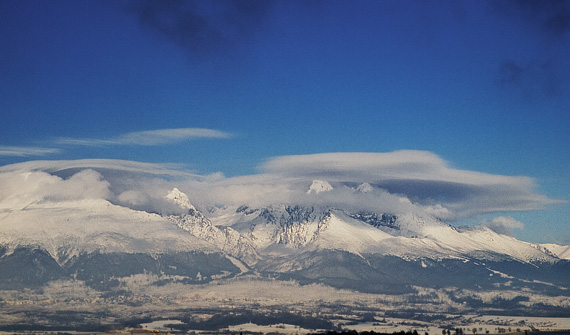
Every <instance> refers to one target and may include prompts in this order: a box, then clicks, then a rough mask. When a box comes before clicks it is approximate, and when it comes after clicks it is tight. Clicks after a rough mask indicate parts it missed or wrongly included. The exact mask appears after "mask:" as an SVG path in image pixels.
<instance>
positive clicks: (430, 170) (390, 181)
mask: <svg viewBox="0 0 570 335" xmlns="http://www.w3.org/2000/svg"><path fill="white" fill-rule="evenodd" d="M261 170H262V171H263V172H265V173H267V174H271V175H281V176H287V177H296V178H306V179H322V180H327V181H328V182H339V183H345V184H350V183H367V184H370V185H372V186H373V187H375V188H379V189H382V190H384V191H386V192H388V193H390V194H393V195H399V196H402V197H405V198H407V199H409V200H410V201H412V202H413V203H416V204H418V205H420V206H427V207H429V208H435V207H434V206H436V207H438V208H445V209H447V210H448V211H444V212H445V213H447V214H446V215H447V219H457V218H464V217H469V216H475V215H479V214H484V213H491V212H499V211H526V210H536V209H541V208H544V207H545V206H547V205H549V204H553V203H557V201H555V200H552V199H549V198H548V197H546V196H544V195H541V194H538V193H536V192H535V184H534V181H533V180H532V179H531V178H529V177H520V176H517V177H512V176H501V175H491V174H485V173H480V172H475V171H467V170H458V169H453V168H450V167H449V166H448V165H447V163H446V162H445V161H444V160H443V159H441V158H440V157H438V156H437V155H435V154H433V153H431V152H426V151H396V152H391V153H326V154H314V155H299V156H283V157H277V158H274V159H271V160H269V161H268V162H266V163H265V164H263V165H262V166H261Z"/></svg>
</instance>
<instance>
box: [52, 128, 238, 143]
mask: <svg viewBox="0 0 570 335" xmlns="http://www.w3.org/2000/svg"><path fill="white" fill-rule="evenodd" d="M231 136H232V135H231V134H230V133H226V132H223V131H219V130H214V129H206V128H173V129H156V130H146V131H138V132H131V133H126V134H123V135H120V136H118V137H115V138H107V139H96V138H70V137H62V138H59V139H57V141H56V142H57V143H58V144H66V145H82V146H106V145H139V146H140V145H142V146H153V145H165V144H171V143H178V142H182V141H187V140H193V139H200V138H218V139H223V138H230V137H231Z"/></svg>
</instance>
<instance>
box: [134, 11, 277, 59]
mask: <svg viewBox="0 0 570 335" xmlns="http://www.w3.org/2000/svg"><path fill="white" fill-rule="evenodd" d="M272 6H273V1H270V0H263V1H261V0H218V1H210V0H162V1H154V0H143V1H133V2H131V3H130V5H129V6H128V11H129V12H131V13H133V14H134V15H136V17H137V18H138V21H139V22H140V24H141V25H142V26H144V27H145V28H149V29H151V30H152V31H155V32H156V33H158V34H159V35H160V36H162V37H164V38H166V39H168V40H169V41H170V42H172V43H174V44H176V45H178V46H179V47H181V48H183V49H184V50H185V51H187V52H188V53H189V54H190V56H192V57H204V56H211V55H214V54H220V53H222V54H228V53H230V52H231V51H232V50H233V49H234V48H235V47H237V46H238V45H239V43H241V42H243V41H244V40H245V39H248V38H250V37H251V36H252V35H253V34H254V33H255V31H256V30H257V29H258V28H259V26H260V24H261V23H262V21H263V19H264V18H265V16H266V14H267V12H268V11H269V9H270V8H271V7H272Z"/></svg>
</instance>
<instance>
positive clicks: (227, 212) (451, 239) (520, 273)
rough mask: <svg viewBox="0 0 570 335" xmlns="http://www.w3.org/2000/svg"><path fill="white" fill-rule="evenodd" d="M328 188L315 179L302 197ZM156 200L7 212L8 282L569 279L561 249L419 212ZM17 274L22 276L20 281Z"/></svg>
mask: <svg viewBox="0 0 570 335" xmlns="http://www.w3.org/2000/svg"><path fill="white" fill-rule="evenodd" d="M332 189H333V187H332V186H331V184H329V183H328V182H326V181H322V180H317V181H314V182H313V183H312V184H311V185H310V187H309V189H308V191H307V192H308V193H307V194H308V195H309V196H320V195H321V194H324V193H326V192H329V191H331V190H332ZM371 190H372V186H370V185H369V184H361V185H359V186H358V187H357V191H358V192H370V191H371ZM162 199H163V200H165V201H167V202H169V203H170V204H171V205H173V206H175V207H177V210H175V211H174V212H175V214H172V213H162V214H156V213H149V212H145V211H141V210H133V209H130V208H127V207H124V206H120V205H117V204H113V203H111V202H109V201H107V200H102V199H83V200H65V201H46V200H43V201H36V202H34V201H32V202H27V203H26V204H25V205H22V206H13V207H12V208H3V209H2V211H1V212H0V224H1V226H2V229H1V230H0V273H2V274H1V275H0V279H2V280H3V285H4V287H7V288H10V287H21V285H42V284H45V283H46V282H49V281H50V280H54V279H58V278H66V277H73V278H79V279H82V280H85V281H86V282H88V283H99V284H100V283H104V282H105V281H104V280H103V279H104V278H116V277H122V276H130V275H133V274H137V273H155V274H156V275H159V276H162V277H161V278H163V280H170V281H184V282H190V283H193V282H200V281H203V280H205V279H209V280H211V279H213V278H224V277H231V276H235V275H239V274H241V273H244V272H250V271H251V272H261V273H267V274H270V275H273V276H276V277H277V278H286V279H291V278H292V279H295V280H298V281H300V282H320V283H324V284H327V285H331V286H335V287H339V288H351V289H356V290H360V291H366V292H390V293H398V292H404V291H406V290H409V289H410V287H414V286H420V287H421V286H424V287H433V288H437V287H445V286H455V287H484V286H488V287H495V288H498V287H501V286H502V285H508V286H509V287H511V288H512V287H515V286H516V285H521V286H523V285H526V286H525V287H527V286H528V285H529V284H528V283H529V282H531V283H534V284H532V285H531V286H532V287H533V289H536V286H537V285H539V284H536V282H543V283H546V284H544V285H547V287H548V289H551V287H558V286H560V287H569V286H570V282H569V280H568V278H570V262H568V260H566V259H564V258H567V257H568V256H567V251H568V249H567V248H566V249H564V247H560V246H554V245H534V244H531V243H527V242H523V241H520V240H517V239H515V238H513V237H510V236H507V235H503V234H499V233H497V232H494V231H493V230H491V229H489V228H487V227H483V226H481V227H466V228H461V229H458V228H455V227H453V226H450V225H448V224H446V223H444V222H442V221H441V220H439V219H436V218H435V217H432V216H429V215H427V214H423V215H420V214H412V213H409V214H404V215H394V214H391V213H384V212H365V211H357V212H351V211H348V210H347V209H342V208H335V207H333V206H327V205H324V204H323V203H318V202H316V203H315V205H313V206H307V204H306V203H305V204H304V205H295V204H274V205H269V206H264V207H260V208H252V207H249V206H245V205H243V206H222V207H216V208H213V209H212V208H210V209H209V210H208V211H204V212H202V211H200V210H199V209H198V208H197V207H195V206H194V205H192V204H191V203H190V200H189V198H188V196H187V195H186V194H184V193H183V192H181V191H180V190H179V189H178V188H174V189H172V190H171V191H170V192H168V193H167V194H165V195H163V196H162ZM180 213H182V214H180ZM106 264H113V265H112V266H107V265H106ZM125 264H127V265H125ZM22 267H24V268H26V270H25V271H24V272H22V270H21V268H22ZM545 269H547V270H545ZM22 273H25V275H26V276H27V278H28V280H27V281H24V282H21V281H19V276H21V275H22ZM29 278H33V280H30V279H29ZM17 283H20V284H17ZM99 284H98V285H99ZM541 285H542V284H541ZM549 285H550V286H549ZM99 286H101V285H99ZM103 286H104V285H103Z"/></svg>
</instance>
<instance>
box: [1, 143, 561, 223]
mask: <svg viewBox="0 0 570 335" xmlns="http://www.w3.org/2000/svg"><path fill="white" fill-rule="evenodd" d="M84 169H93V170H95V171H97V172H98V173H99V174H100V176H102V178H103V179H104V180H100V181H104V182H107V183H109V186H108V190H109V192H110V195H108V196H107V198H108V199H109V200H110V201H112V202H114V203H117V204H120V205H124V206H128V207H130V208H133V209H139V210H146V211H152V212H159V213H163V212H165V211H171V210H172V208H171V207H172V206H171V204H169V203H167V202H166V201H165V200H164V196H165V195H166V194H167V193H168V192H169V191H170V190H172V188H174V187H178V188H179V189H180V190H181V191H183V192H185V193H186V194H187V195H188V197H189V199H190V201H191V203H192V204H193V205H194V206H196V207H197V208H199V209H200V208H202V209H205V208H208V207H210V206H233V205H235V206H239V205H248V206H251V207H258V208H259V207H264V206H268V205H271V204H298V205H309V206H328V207H335V208H342V209H346V210H350V211H376V212H385V213H391V214H404V213H410V212H414V213H417V214H420V215H421V214H425V215H433V216H435V217H437V218H440V219H443V220H455V219H461V218H466V217H475V216H478V215H481V214H486V213H492V212H505V211H525V210H535V209H542V208H544V207H546V206H548V205H550V204H556V203H560V201H556V200H552V199H549V198H548V197H546V196H544V195H542V194H539V193H537V192H536V191H535V185H534V182H533V180H532V179H531V178H528V177H511V176H501V175H491V174H484V173H478V172H474V171H466V170H459V169H453V168H450V167H449V166H448V165H447V163H446V162H445V161H444V160H442V159H441V158H439V157H438V156H436V155H435V154H433V153H430V152H423V151H397V152H392V153H338V154H317V155H304V156H286V157H278V158H274V159H271V160H269V161H268V162H266V163H265V164H263V165H262V166H261V171H262V173H259V174H255V175H249V176H241V177H233V178H225V177H224V176H223V175H222V174H219V173H218V174H213V175H209V176H200V175H196V174H193V173H191V172H189V171H186V170H184V169H183V168H182V167H181V166H176V165H165V164H151V163H140V162H130V161H117V160H79V161H33V162H26V163H19V164H13V165H9V166H4V167H0V174H4V173H16V172H17V173H23V172H27V171H28V172H29V171H44V172H47V173H49V174H54V175H55V176H59V177H61V178H69V177H70V176H72V175H73V174H75V173H77V172H78V171H80V170H84ZM49 174H46V175H48V176H49ZM55 176H53V177H55ZM59 177H58V178H59ZM314 180H321V181H322V183H325V182H326V183H327V185H330V186H331V187H332V189H330V190H329V191H328V192H321V193H318V194H315V193H314V192H311V193H310V194H307V191H308V190H309V189H310V186H311V185H312V183H313V181H314ZM75 181H76V182H77V183H82V182H85V183H86V184H90V183H92V182H94V179H93V178H91V179H86V180H83V179H76V180H75ZM361 185H367V187H366V191H367V192H360V191H359V190H358V188H359V186H361ZM74 187H76V188H75V189H80V188H78V186H74ZM99 190H100V191H101V190H102V189H101V188H100V189H99ZM361 190H362V189H361ZM9 192H10V191H9ZM69 192H70V190H68V191H65V193H66V194H68V193H69ZM83 196H84V195H83ZM499 223H500V222H499V221H497V222H495V223H493V224H494V225H495V226H496V225H498V224H499ZM511 228H516V227H514V226H513V227H511Z"/></svg>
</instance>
